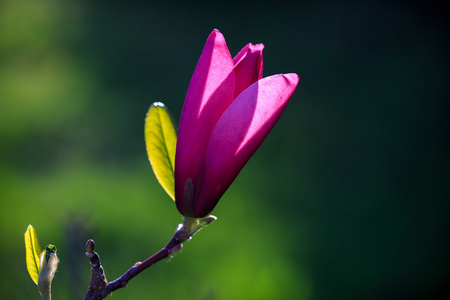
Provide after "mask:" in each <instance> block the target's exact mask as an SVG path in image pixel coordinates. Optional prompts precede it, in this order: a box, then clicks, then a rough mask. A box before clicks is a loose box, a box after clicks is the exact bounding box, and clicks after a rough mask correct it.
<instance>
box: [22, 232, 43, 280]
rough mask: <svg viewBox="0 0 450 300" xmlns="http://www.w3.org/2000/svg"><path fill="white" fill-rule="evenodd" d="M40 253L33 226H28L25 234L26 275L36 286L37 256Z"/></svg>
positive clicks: (37, 275) (40, 249) (37, 272)
mask: <svg viewBox="0 0 450 300" xmlns="http://www.w3.org/2000/svg"><path fill="white" fill-rule="evenodd" d="M41 252H42V248H41V245H40V244H39V241H38V237H37V234H36V230H34V228H33V226H31V225H28V228H27V231H26V232H25V259H26V262H27V270H28V273H29V274H30V277H31V279H33V281H34V283H36V284H38V278H39V264H40V262H39V255H40V254H41Z"/></svg>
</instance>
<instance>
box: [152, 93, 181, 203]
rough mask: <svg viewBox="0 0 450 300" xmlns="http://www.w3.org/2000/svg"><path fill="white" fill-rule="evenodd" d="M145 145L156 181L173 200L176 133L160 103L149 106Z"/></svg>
mask: <svg viewBox="0 0 450 300" xmlns="http://www.w3.org/2000/svg"><path fill="white" fill-rule="evenodd" d="M145 145H146V147H147V155H148V158H149V160H150V163H151V165H152V168H153V172H154V173H155V176H156V179H158V181H159V184H161V186H162V187H163V189H164V190H165V191H166V193H167V194H169V196H170V197H171V198H172V199H173V200H175V185H174V181H175V179H174V170H175V148H176V145H177V133H176V131H175V127H174V125H173V122H172V119H171V117H170V114H169V111H168V110H167V108H166V107H165V106H164V104H163V103H161V102H155V103H153V104H152V106H150V109H149V110H148V112H147V117H146V119H145Z"/></svg>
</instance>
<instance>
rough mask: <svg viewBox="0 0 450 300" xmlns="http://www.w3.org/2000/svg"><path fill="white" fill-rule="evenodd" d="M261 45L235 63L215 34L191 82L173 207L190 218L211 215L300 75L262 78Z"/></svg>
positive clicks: (272, 123) (178, 148)
mask: <svg viewBox="0 0 450 300" xmlns="http://www.w3.org/2000/svg"><path fill="white" fill-rule="evenodd" d="M263 48H264V46H263V45H262V44H258V45H252V44H248V45H246V46H245V47H244V48H243V49H242V50H241V51H240V52H239V53H238V54H237V55H236V56H235V57H234V58H232V57H231V55H230V52H229V50H228V48H227V45H226V43H225V39H224V37H223V35H222V34H221V33H220V32H219V31H218V30H214V31H213V32H212V33H211V34H210V36H209V37H208V39H207V41H206V45H205V48H204V49H203V52H202V55H201V56H200V59H199V61H198V64H197V67H196V68H195V71H194V75H193V76H192V79H191V82H190V85H189V88H188V91H187V94H186V99H185V103H184V106H183V111H182V113H181V120H180V126H179V130H178V141H177V146H176V155H175V202H176V206H177V208H178V210H179V211H180V213H181V214H182V215H184V216H186V217H193V218H203V217H205V216H207V215H209V213H210V212H211V211H212V210H213V208H214V207H215V205H216V204H217V202H218V201H219V199H220V198H221V197H222V195H223V194H224V193H225V191H226V190H227V189H228V187H229V186H230V184H231V183H232V182H233V181H234V179H235V178H236V176H237V175H238V174H239V172H240V170H241V169H242V168H243V167H244V165H245V164H246V163H247V161H248V160H249V159H250V157H251V156H252V155H253V153H255V151H256V150H257V149H258V147H259V146H260V145H261V143H262V142H263V141H264V139H265V138H266V137H267V135H268V134H269V132H270V131H271V130H272V128H273V127H274V126H275V124H276V123H277V121H278V119H279V118H280V116H281V114H282V113H283V111H284V109H285V107H286V105H287V103H288V101H289V98H290V97H291V95H292V94H293V92H294V90H295V88H296V87H297V84H298V81H299V78H298V76H297V74H279V75H274V76H270V77H266V78H262V69H263V60H262V51H263Z"/></svg>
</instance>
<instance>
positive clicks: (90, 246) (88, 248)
mask: <svg viewBox="0 0 450 300" xmlns="http://www.w3.org/2000/svg"><path fill="white" fill-rule="evenodd" d="M94 249H95V243H94V240H88V241H87V242H86V252H89V253H94V251H95V250H94Z"/></svg>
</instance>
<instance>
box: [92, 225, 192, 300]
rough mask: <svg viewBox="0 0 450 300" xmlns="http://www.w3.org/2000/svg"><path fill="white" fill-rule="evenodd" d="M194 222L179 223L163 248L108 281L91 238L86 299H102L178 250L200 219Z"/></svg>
mask: <svg viewBox="0 0 450 300" xmlns="http://www.w3.org/2000/svg"><path fill="white" fill-rule="evenodd" d="M193 222H194V221H192V220H186V219H185V220H184V222H183V224H180V225H178V228H177V230H176V231H175V234H174V235H173V237H172V238H171V239H170V241H169V242H168V243H167V245H166V246H165V247H164V248H162V249H161V250H159V251H158V252H156V253H155V254H153V255H152V256H150V257H149V258H147V259H146V260H144V261H143V262H138V263H136V264H135V265H134V266H132V267H131V268H130V269H128V271H126V272H125V273H124V274H123V275H122V276H120V277H119V278H117V279H116V280H114V281H111V282H108V281H107V280H106V277H105V272H104V270H103V267H102V265H101V263H100V256H99V255H98V254H97V253H96V252H95V251H94V247H95V243H94V241H93V240H89V241H88V242H87V243H86V251H87V252H86V255H87V256H88V257H89V259H90V261H91V282H90V284H89V288H88V292H87V294H86V297H85V298H84V300H100V299H104V298H106V297H107V296H108V295H111V293H112V292H113V291H115V290H117V289H120V288H123V287H125V286H126V285H127V284H128V281H130V280H131V279H132V278H134V277H135V276H136V275H138V274H139V273H141V272H142V271H144V270H145V269H147V268H148V267H150V266H152V265H154V264H155V263H157V262H158V261H160V260H162V259H164V258H166V257H169V256H170V255H172V254H175V253H176V252H178V251H179V250H180V249H181V247H182V243H183V242H185V241H187V240H189V239H190V237H191V236H192V235H193V234H194V233H195V231H193V228H194V227H195V225H197V224H198V221H197V220H195V222H194V223H193Z"/></svg>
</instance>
